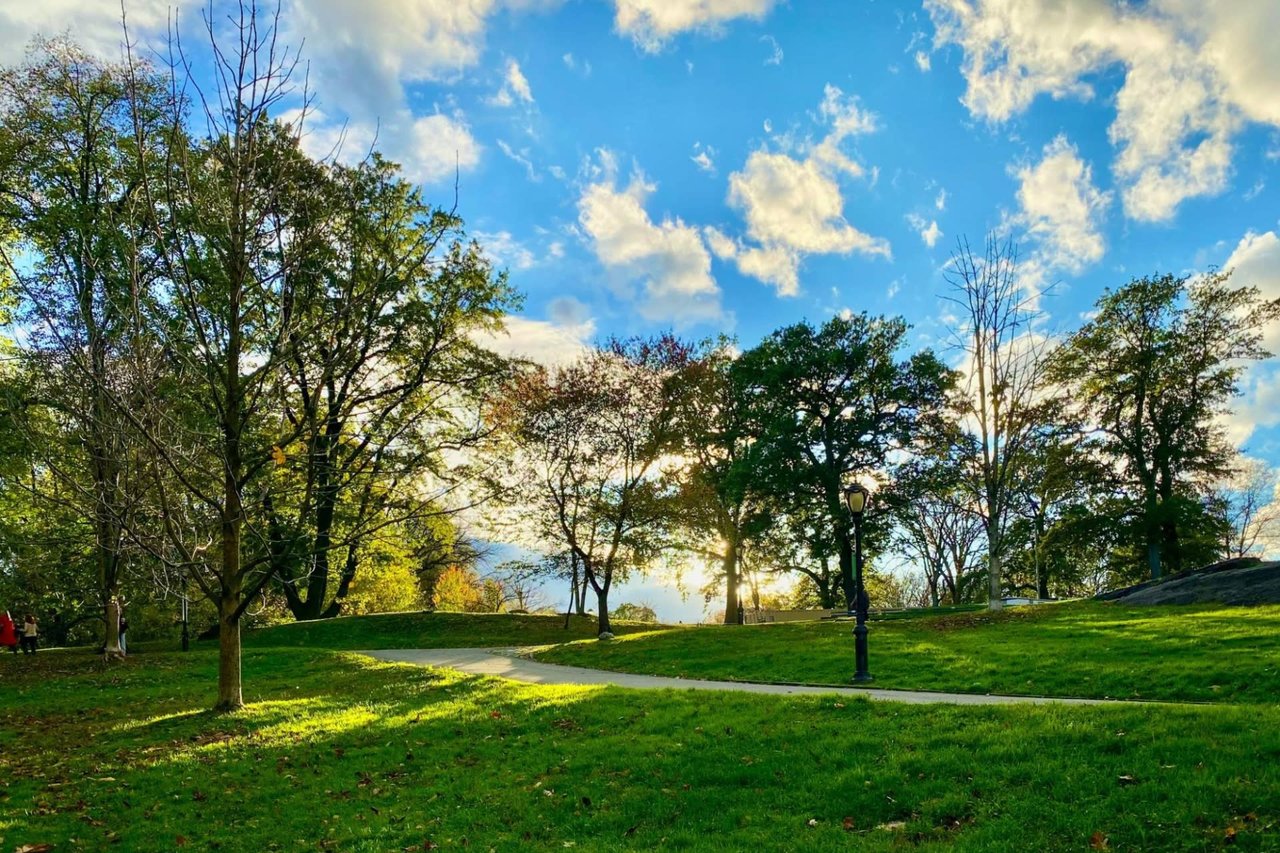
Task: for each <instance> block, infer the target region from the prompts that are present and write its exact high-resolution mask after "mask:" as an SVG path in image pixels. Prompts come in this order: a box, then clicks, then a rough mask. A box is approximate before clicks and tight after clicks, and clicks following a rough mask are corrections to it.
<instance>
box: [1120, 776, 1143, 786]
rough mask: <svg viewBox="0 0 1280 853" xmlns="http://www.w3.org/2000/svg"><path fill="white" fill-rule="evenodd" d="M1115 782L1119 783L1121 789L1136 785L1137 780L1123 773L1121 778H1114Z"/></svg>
mask: <svg viewBox="0 0 1280 853" xmlns="http://www.w3.org/2000/svg"><path fill="white" fill-rule="evenodd" d="M1116 781H1117V782H1119V783H1120V786H1121V787H1123V786H1125V785H1136V784H1138V780H1137V779H1135V778H1133V777H1132V776H1130V775H1129V774H1128V773H1125V774H1124V775H1123V776H1118V777H1116Z"/></svg>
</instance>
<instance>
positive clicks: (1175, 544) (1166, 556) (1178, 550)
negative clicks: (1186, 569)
mask: <svg viewBox="0 0 1280 853" xmlns="http://www.w3.org/2000/svg"><path fill="white" fill-rule="evenodd" d="M1160 544H1161V556H1162V557H1163V561H1164V563H1165V565H1166V566H1168V569H1169V570H1168V572H1167V573H1166V574H1170V575H1176V574H1177V573H1178V572H1180V571H1182V545H1181V542H1180V541H1179V539H1178V525H1177V524H1176V523H1175V522H1173V521H1164V522H1161V524H1160Z"/></svg>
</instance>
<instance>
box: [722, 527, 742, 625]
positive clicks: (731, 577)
mask: <svg viewBox="0 0 1280 853" xmlns="http://www.w3.org/2000/svg"><path fill="white" fill-rule="evenodd" d="M720 567H721V569H722V570H723V571H724V624H726V625H737V624H738V604H739V599H738V585H739V577H738V540H737V537H735V536H729V537H727V538H726V540H725V548H724V557H723V558H722V560H721V563H720Z"/></svg>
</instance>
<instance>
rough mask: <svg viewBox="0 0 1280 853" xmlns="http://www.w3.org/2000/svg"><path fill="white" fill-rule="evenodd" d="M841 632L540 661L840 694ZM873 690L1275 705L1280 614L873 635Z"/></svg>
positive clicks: (885, 623) (1144, 617) (695, 639)
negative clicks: (820, 687) (803, 686)
mask: <svg viewBox="0 0 1280 853" xmlns="http://www.w3.org/2000/svg"><path fill="white" fill-rule="evenodd" d="M852 628H853V626H852V624H851V623H849V622H843V621H841V622H831V621H825V622H804V623H790V624H779V625H759V626H755V625H752V626H743V627H739V626H699V627H693V628H668V629H664V630H661V631H653V632H647V633H639V634H633V635H631V636H628V637H624V638H620V639H618V640H615V641H614V642H611V643H599V642H584V643H574V644H569V645H564V646H560V647H557V648H552V649H548V650H545V651H542V652H540V653H538V654H537V655H536V656H537V658H538V659H539V660H545V661H549V662H552V663H565V664H573V665H577V666H591V667H599V668H603V669H613V670H624V671H628V672H642V673H650V674H654V675H675V676H682V677H688V678H714V679H729V680H743V681H791V682H808V683H815V684H845V683H848V680H849V678H850V676H851V675H852V674H853V636H852ZM869 646H870V656H871V673H872V675H874V676H875V685H874V686H876V687H891V688H910V689H922V690H947V691H960V692H975V693H1016V694H1034V695H1045V696H1085V697H1119V698H1126V699H1163V700H1184V701H1197V702H1202V701H1203V702H1223V701H1227V702H1278V701H1280V607H1277V606H1269V607H1211V606H1186V607H1175V606H1159V607H1134V606H1128V607H1126V606H1122V605H1118V604H1102V603H1094V602H1076V603H1068V604H1059V605H1045V606H1040V607H1022V608H1011V609H1008V610H1005V611H1004V612H1003V613H1001V614H991V613H988V612H986V611H983V612H977V613H963V614H949V615H944V616H938V617H928V616H922V617H920V618H915V619H904V618H893V619H884V620H873V621H872V622H871V623H870V634H869Z"/></svg>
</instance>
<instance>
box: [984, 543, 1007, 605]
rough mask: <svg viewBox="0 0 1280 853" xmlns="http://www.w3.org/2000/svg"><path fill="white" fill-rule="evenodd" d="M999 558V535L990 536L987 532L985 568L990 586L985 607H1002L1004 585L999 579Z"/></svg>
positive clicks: (1000, 557) (1000, 567)
mask: <svg viewBox="0 0 1280 853" xmlns="http://www.w3.org/2000/svg"><path fill="white" fill-rule="evenodd" d="M1001 559H1002V556H1001V554H1000V539H999V536H996V537H992V536H991V535H990V534H988V535H987V569H988V580H989V581H990V586H989V588H988V590H987V596H988V598H987V607H988V608H989V609H991V610H1003V609H1004V587H1003V584H1002V581H1001V569H1002V568H1003V567H1002V566H1001V565H1000V561H1001Z"/></svg>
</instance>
